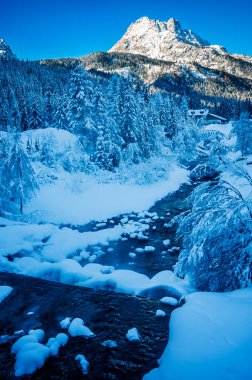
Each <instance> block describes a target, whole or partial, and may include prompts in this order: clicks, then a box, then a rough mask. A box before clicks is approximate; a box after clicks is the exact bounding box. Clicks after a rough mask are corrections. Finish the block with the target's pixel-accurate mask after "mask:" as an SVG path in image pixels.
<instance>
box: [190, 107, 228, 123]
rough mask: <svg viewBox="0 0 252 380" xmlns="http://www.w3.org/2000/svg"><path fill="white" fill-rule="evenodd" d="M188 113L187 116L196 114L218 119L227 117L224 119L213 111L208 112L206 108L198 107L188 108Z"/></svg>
mask: <svg viewBox="0 0 252 380" xmlns="http://www.w3.org/2000/svg"><path fill="white" fill-rule="evenodd" d="M188 115H189V116H196V117H203V116H208V118H213V119H218V120H222V121H226V120H227V119H225V117H222V116H219V115H216V114H214V113H210V112H209V110H208V109H207V108H203V109H198V110H188Z"/></svg>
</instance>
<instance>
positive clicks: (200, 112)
mask: <svg viewBox="0 0 252 380" xmlns="http://www.w3.org/2000/svg"><path fill="white" fill-rule="evenodd" d="M208 114H209V110H208V109H206V108H205V109H199V110H188V115H189V116H207V115H208Z"/></svg>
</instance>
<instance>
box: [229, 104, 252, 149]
mask: <svg viewBox="0 0 252 380" xmlns="http://www.w3.org/2000/svg"><path fill="white" fill-rule="evenodd" d="M233 132H234V133H235V134H236V136H237V142H236V148H237V149H238V150H240V151H241V154H242V156H247V155H249V154H251V153H252V121H251V120H250V119H249V114H248V113H247V112H242V113H241V116H240V120H239V121H237V122H234V124H233Z"/></svg>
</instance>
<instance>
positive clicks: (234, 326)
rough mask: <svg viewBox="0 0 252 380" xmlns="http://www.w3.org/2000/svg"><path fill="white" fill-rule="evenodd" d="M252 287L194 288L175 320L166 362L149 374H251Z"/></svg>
mask: <svg viewBox="0 0 252 380" xmlns="http://www.w3.org/2000/svg"><path fill="white" fill-rule="evenodd" d="M251 355H252V289H241V290H237V291H234V292H230V293H204V292H200V293H193V294H190V295H189V296H187V297H186V303H185V305H183V306H182V307H181V308H178V309H176V310H175V311H174V312H173V313H172V316H171V320H170V337H169V343H168V346H167V348H166V350H165V352H164V354H163V356H162V357H161V359H160V367H159V368H157V369H154V370H153V371H151V372H150V373H149V374H148V375H146V376H145V377H144V380H168V379H169V380H186V379H194V380H201V379H206V380H208V379H209V380H210V379H211V380H212V379H216V380H249V379H251V369H252V366H251Z"/></svg>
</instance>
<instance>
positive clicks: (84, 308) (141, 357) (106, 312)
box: [0, 273, 174, 380]
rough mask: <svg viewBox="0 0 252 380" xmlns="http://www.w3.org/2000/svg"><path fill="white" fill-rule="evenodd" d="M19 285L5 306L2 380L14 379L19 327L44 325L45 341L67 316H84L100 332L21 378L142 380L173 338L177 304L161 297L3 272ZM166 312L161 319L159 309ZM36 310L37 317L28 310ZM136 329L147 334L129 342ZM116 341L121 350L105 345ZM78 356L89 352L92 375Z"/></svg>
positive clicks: (72, 341)
mask: <svg viewBox="0 0 252 380" xmlns="http://www.w3.org/2000/svg"><path fill="white" fill-rule="evenodd" d="M2 284H7V285H10V286H12V287H13V289H14V290H13V292H12V293H11V295H10V296H9V297H7V298H6V299H5V300H4V301H3V303H1V308H0V337H1V336H3V335H5V336H6V335H8V336H9V340H8V341H6V342H5V343H1V339H0V379H1V380H14V379H17V378H16V377H15V376H14V364H15V358H14V356H13V355H11V353H10V352H11V346H12V344H13V343H14V342H15V340H16V339H17V336H14V335H13V333H14V331H18V330H21V329H23V330H24V331H25V332H26V331H28V330H30V329H36V328H42V329H43V330H44V331H45V341H46V340H47V339H48V338H49V337H54V336H56V334H58V333H59V332H62V330H61V329H60V326H59V322H60V321H61V320H62V319H64V318H65V317H67V316H69V317H72V318H76V317H78V318H82V319H83V320H84V321H85V323H86V325H87V326H88V327H89V328H90V329H91V330H92V331H93V332H94V333H95V337H94V338H92V339H85V338H83V337H75V338H71V337H70V338H69V341H68V343H67V345H66V346H65V347H63V348H61V349H60V352H59V355H58V356H57V357H51V358H49V359H48V360H47V361H46V363H45V364H44V366H43V367H42V368H41V369H39V370H37V371H36V372H35V373H34V374H33V375H31V376H22V377H21V378H20V379H25V380H28V379H30V380H31V379H32V380H35V379H36V380H42V379H43V380H50V379H58V380H70V379H76V380H77V379H97V380H102V379H110V380H112V379H122V380H138V379H139V380H140V379H142V377H143V375H144V374H146V373H147V372H149V371H150V370H151V369H152V368H155V367H157V359H158V358H160V356H161V355H162V353H163V350H164V348H165V347H166V345H167V342H168V336H169V331H168V326H169V319H170V314H171V312H172V311H173V310H174V307H172V306H168V305H165V304H161V303H160V302H159V301H157V300H150V299H147V298H141V297H134V296H129V295H126V294H119V293H110V292H106V291H102V290H96V291H95V290H92V289H86V288H82V287H78V286H71V285H65V284H60V283H56V282H51V281H46V280H41V279H38V278H31V277H27V276H22V275H16V274H11V273H0V285H2ZM157 309H162V310H164V311H165V312H166V316H165V317H162V318H157V317H156V316H155V313H156V310H157ZM30 311H34V314H33V315H30V316H28V315H27V313H28V312H30ZM132 327H136V328H137V329H138V331H139V334H140V335H141V340H140V341H139V342H134V343H133V342H129V341H128V340H127V339H126V337H125V335H126V333H127V331H128V329H131V328H132ZM109 339H111V340H115V341H116V342H117V345H118V347H117V348H108V347H104V346H102V345H101V343H102V342H104V341H105V340H109ZM77 354H83V355H85V356H86V358H87V360H88V361H89V363H90V368H89V372H88V375H83V374H82V372H81V368H80V366H79V364H78V363H77V362H76V361H75V357H76V355H77Z"/></svg>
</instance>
